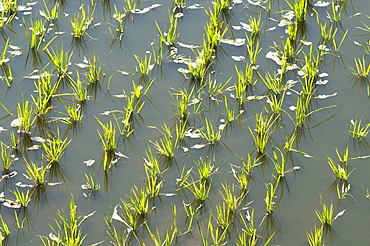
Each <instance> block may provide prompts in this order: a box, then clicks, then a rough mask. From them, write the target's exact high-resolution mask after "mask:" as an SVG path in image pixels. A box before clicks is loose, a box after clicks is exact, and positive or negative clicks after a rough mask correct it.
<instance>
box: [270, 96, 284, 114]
mask: <svg viewBox="0 0 370 246" xmlns="http://www.w3.org/2000/svg"><path fill="white" fill-rule="evenodd" d="M284 98H285V91H284V92H283V94H282V95H277V94H270V95H269V96H267V103H268V105H269V107H270V110H271V112H272V113H274V114H275V115H277V116H278V115H281V113H282V112H283V111H284V109H283V103H284Z"/></svg>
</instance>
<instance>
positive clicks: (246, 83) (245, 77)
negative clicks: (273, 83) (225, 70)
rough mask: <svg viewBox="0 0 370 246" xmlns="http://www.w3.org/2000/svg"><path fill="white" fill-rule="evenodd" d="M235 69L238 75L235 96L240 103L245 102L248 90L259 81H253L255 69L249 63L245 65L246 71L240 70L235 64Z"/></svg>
mask: <svg viewBox="0 0 370 246" xmlns="http://www.w3.org/2000/svg"><path fill="white" fill-rule="evenodd" d="M235 71H236V74H237V76H238V80H237V83H236V84H234V89H235V98H236V99H237V100H238V101H239V104H240V105H241V104H243V102H244V101H246V98H247V96H248V91H251V90H252V88H251V87H252V86H253V85H254V84H255V83H256V82H257V80H256V81H253V73H254V70H253V68H252V66H251V65H249V64H248V63H247V64H246V65H245V72H243V71H240V70H239V69H238V67H237V66H236V65H235Z"/></svg>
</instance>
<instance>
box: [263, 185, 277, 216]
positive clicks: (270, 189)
mask: <svg viewBox="0 0 370 246" xmlns="http://www.w3.org/2000/svg"><path fill="white" fill-rule="evenodd" d="M265 186H266V196H265V199H264V200H265V207H266V214H267V215H272V213H273V212H274V205H275V198H276V196H275V193H276V187H274V185H273V184H272V183H268V184H265Z"/></svg>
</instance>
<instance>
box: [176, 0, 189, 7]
mask: <svg viewBox="0 0 370 246" xmlns="http://www.w3.org/2000/svg"><path fill="white" fill-rule="evenodd" d="M173 3H174V4H175V5H176V6H177V7H178V8H184V7H185V6H186V1H185V0H173Z"/></svg>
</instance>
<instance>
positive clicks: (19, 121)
mask: <svg viewBox="0 0 370 246" xmlns="http://www.w3.org/2000/svg"><path fill="white" fill-rule="evenodd" d="M21 122H22V117H21V118H17V119H14V120H12V122H10V126H11V127H13V128H15V127H19V124H20V123H21Z"/></svg>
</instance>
